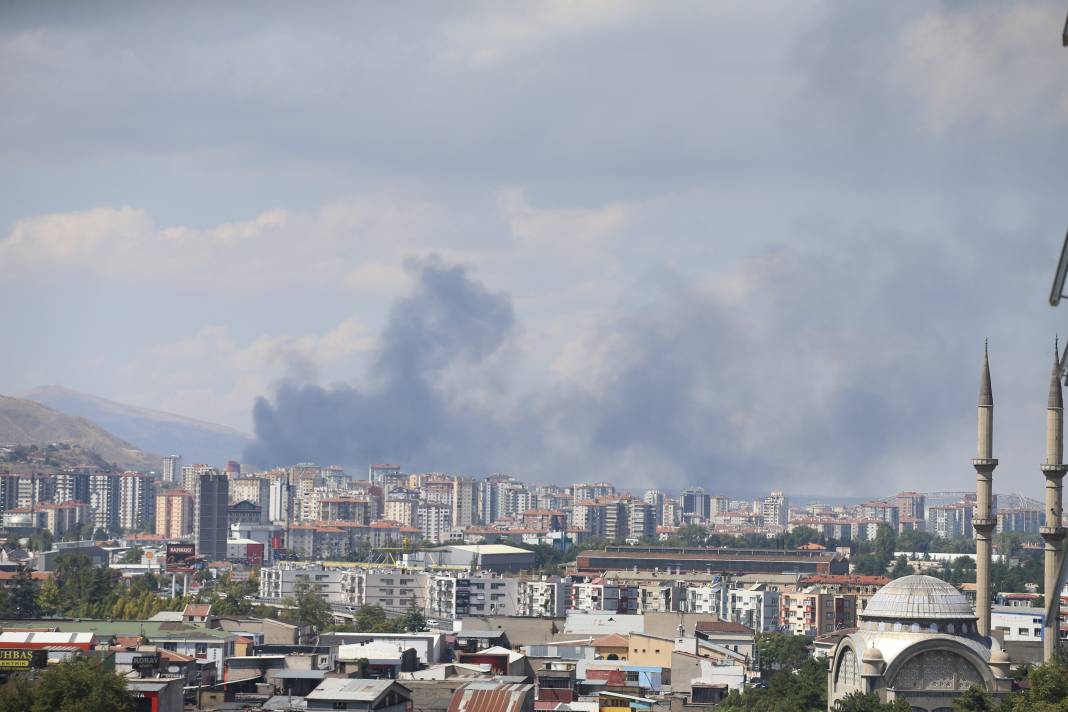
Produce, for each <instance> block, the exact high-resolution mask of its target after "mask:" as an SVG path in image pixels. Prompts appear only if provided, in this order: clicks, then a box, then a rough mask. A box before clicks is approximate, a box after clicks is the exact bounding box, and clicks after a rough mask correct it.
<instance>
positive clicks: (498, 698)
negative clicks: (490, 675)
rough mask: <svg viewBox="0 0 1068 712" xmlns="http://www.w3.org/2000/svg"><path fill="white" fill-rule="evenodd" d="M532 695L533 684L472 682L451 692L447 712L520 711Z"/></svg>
mask: <svg viewBox="0 0 1068 712" xmlns="http://www.w3.org/2000/svg"><path fill="white" fill-rule="evenodd" d="M490 686H492V689H489V688H490ZM533 696H534V686H533V685H528V684H517V683H503V684H502V683H495V682H482V683H477V682H472V683H468V684H467V685H465V686H464V687H463V688H461V689H459V690H457V691H456V692H455V693H453V696H452V700H451V701H450V702H449V710H448V712H522V710H523V707H524V706H525V705H526V703H527V702H528V701H530V700H531V699H532V698H533Z"/></svg>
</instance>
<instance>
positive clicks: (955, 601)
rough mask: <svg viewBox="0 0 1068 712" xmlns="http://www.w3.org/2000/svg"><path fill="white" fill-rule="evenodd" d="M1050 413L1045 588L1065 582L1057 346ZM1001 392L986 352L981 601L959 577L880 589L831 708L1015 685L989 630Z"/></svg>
mask: <svg viewBox="0 0 1068 712" xmlns="http://www.w3.org/2000/svg"><path fill="white" fill-rule="evenodd" d="M1054 351H1055V353H1054V366H1053V375H1052V377H1051V381H1050V392H1049V401H1048V403H1047V411H1046V412H1047V415H1046V461H1045V463H1044V464H1043V465H1042V466H1041V470H1042V472H1043V474H1044V475H1045V478H1046V523H1047V525H1050V526H1046V527H1043V528H1042V530H1041V534H1042V537H1043V539H1044V540H1045V542H1046V547H1045V552H1044V566H1045V589H1044V590H1045V591H1047V592H1048V591H1051V590H1053V591H1057V590H1059V586H1058V585H1057V584H1058V576H1059V573H1060V564H1061V558H1062V555H1061V551H1062V542H1063V540H1064V535H1065V529H1064V527H1061V526H1059V525H1060V523H1061V481H1062V479H1063V477H1064V473H1065V471H1066V470H1068V466H1066V465H1064V464H1062V460H1063V455H1064V452H1063V431H1064V418H1063V411H1064V405H1063V401H1062V393H1061V385H1060V379H1059V374H1060V369H1059V364H1058V360H1057V358H1056V356H1057V354H1056V348H1055V349H1054ZM993 426H994V399H993V393H992V390H991V387H990V364H989V358H988V357H987V355H986V354H985V353H984V357H983V372H982V377H981V380H980V387H979V447H978V453H977V455H976V457H975V458H974V459H973V460H972V466H973V467H975V470H976V475H977V488H976V506H975V519H974V520H973V524H974V528H975V534H976V605H975V610H974V611H973V610H972V606H971V604H970V603H969V602H968V601H967V599H965V597H964V595H963V594H962V593H961V592H960V591H958V590H957V589H956V588H955V587H954V586H952V585H950V584H948V583H946V582H945V581H942V580H941V579H937V578H934V577H933V576H905V577H903V578H899V579H897V580H895V581H891V582H890V583H888V584H887V585H885V586H883V587H882V588H881V589H879V591H877V592H876V593H875V595H874V596H872V598H871V600H870V601H869V602H868V605H867V607H866V608H865V609H864V611H863V612H862V613H860V614H859V616H858V618H859V623H858V627H857V630H856V632H854V633H852V634H850V635H848V636H846V637H844V638H843V639H842V640H841V642H840V643H839V644H838V646H837V647H836V648H835V651H834V653H833V655H832V657H831V663H830V668H829V670H828V673H827V703H828V710H831V709H833V708H834V704H835V702H836V701H837V700H839V699H841V698H843V697H845V696H847V695H849V694H851V693H853V692H864V693H874V694H875V695H877V696H878V697H879V699H880V700H882V701H883V702H889V701H892V700H905V701H906V702H908V704H909V705H911V707H912V710H913V712H952V707H953V700H954V699H955V698H956V697H957V696H959V695H960V694H961V693H962V692H964V691H965V690H967V689H968V688H969V687H971V686H972V685H979V686H980V687H982V688H983V689H985V690H986V691H987V692H988V693H990V694H991V695H992V696H993V697H995V699H997V698H1001V697H1003V696H1004V695H1006V694H1008V693H1009V692H1010V691H1011V689H1012V680H1011V679H1010V678H1009V668H1010V666H1011V661H1010V660H1009V657H1008V655H1006V654H1005V652H1004V651H1003V650H1002V649H1001V646H1000V645H999V643H998V641H997V640H995V639H994V638H992V637H990V558H991V557H990V554H991V538H992V535H993V532H994V528H995V526H996V523H997V520H996V518H994V516H993V512H992V510H991V507H990V503H991V491H992V481H993V472H994V468H995V467H997V463H998V461H997V460H996V459H994V457H993ZM1059 613H1060V611H1059V596H1052V597H1051V596H1047V610H1046V619H1045V623H1044V626H1045V627H1044V628H1043V631H1042V633H1043V656H1044V659H1045V660H1050V659H1051V658H1052V655H1053V650H1054V645H1055V642H1056V640H1057V634H1058V631H1057V627H1056V626H1057V621H1058V620H1059V618H1060V615H1059Z"/></svg>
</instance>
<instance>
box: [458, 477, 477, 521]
mask: <svg viewBox="0 0 1068 712" xmlns="http://www.w3.org/2000/svg"><path fill="white" fill-rule="evenodd" d="M477 522H478V487H477V486H476V485H475V479H474V478H473V477H462V476H459V475H458V476H457V477H456V478H455V479H453V481H452V526H454V527H456V528H458V529H465V528H467V527H469V526H471V525H472V524H475V523H477Z"/></svg>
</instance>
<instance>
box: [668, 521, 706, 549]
mask: <svg viewBox="0 0 1068 712" xmlns="http://www.w3.org/2000/svg"><path fill="white" fill-rule="evenodd" d="M675 536H676V537H678V539H679V540H680V541H681V542H682V543H683V544H684V545H685V546H702V545H704V544H705V543H706V542H707V541H708V530H707V529H705V528H704V527H702V526H698V525H697V524H687V525H686V526H683V527H679V530H678V531H677V532H675Z"/></svg>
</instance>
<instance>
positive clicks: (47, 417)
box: [0, 396, 160, 470]
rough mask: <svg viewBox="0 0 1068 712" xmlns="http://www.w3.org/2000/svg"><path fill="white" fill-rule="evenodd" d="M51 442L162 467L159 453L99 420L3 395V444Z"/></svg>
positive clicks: (131, 465) (130, 465)
mask: <svg viewBox="0 0 1068 712" xmlns="http://www.w3.org/2000/svg"><path fill="white" fill-rule="evenodd" d="M51 443H68V444H71V445H77V446H79V447H81V448H84V449H86V450H91V451H92V452H93V453H95V454H96V455H99V456H100V457H101V458H103V459H104V460H106V461H107V462H108V463H111V464H113V465H116V466H117V467H120V468H124V469H136V470H149V469H154V470H159V469H160V457H159V455H156V454H154V453H150V452H145V451H144V450H142V449H140V448H139V447H137V446H136V445H133V444H131V443H128V442H126V441H125V440H122V439H121V438H118V437H115V436H114V435H112V434H111V433H109V432H108V431H106V430H104V429H103V428H101V427H100V426H99V425H97V424H96V423H92V422H90V421H89V420H87V419H85V418H80V417H77V416H71V415H66V414H64V413H60V412H58V411H55V410H52V409H51V408H48V407H46V406H44V405H42V404H40V403H36V402H34V401H32V400H26V399H23V398H10V397H8V396H0V444H3V445H49V444H51Z"/></svg>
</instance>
